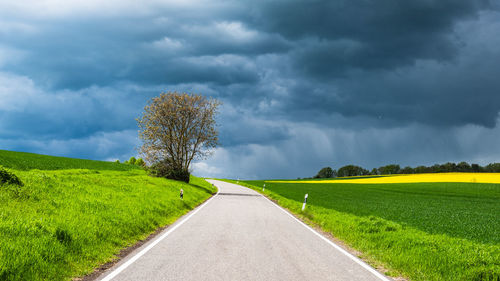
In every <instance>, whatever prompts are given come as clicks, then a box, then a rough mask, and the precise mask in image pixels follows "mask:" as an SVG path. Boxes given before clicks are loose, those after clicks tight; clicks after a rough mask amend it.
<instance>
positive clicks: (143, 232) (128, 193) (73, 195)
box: [0, 151, 215, 280]
mask: <svg viewBox="0 0 500 281" xmlns="http://www.w3.org/2000/svg"><path fill="white" fill-rule="evenodd" d="M5 155H7V157H6V158H4V156H5ZM59 160H61V158H59V157H49V156H41V155H36V154H25V153H19V154H18V153H14V152H5V151H1V152H0V165H3V166H4V167H8V168H12V169H10V171H11V172H14V173H15V174H16V175H17V176H18V177H19V178H20V179H21V180H22V181H23V182H24V185H23V186H16V185H0V280H70V279H72V278H74V277H77V276H82V275H85V274H87V273H90V272H92V271H93V269H94V268H95V267H97V266H99V265H100V264H103V263H106V262H108V261H111V260H112V259H113V258H114V256H115V255H116V254H118V253H119V251H120V249H122V248H124V247H127V246H130V245H133V244H134V243H135V242H136V241H138V240H141V239H143V238H145V237H147V236H148V235H149V234H150V233H152V232H154V230H155V229H157V228H158V227H160V226H164V225H168V224H171V223H172V222H174V221H175V220H176V219H177V218H179V217H180V216H182V215H183V214H185V213H187V212H188V211H189V210H191V209H193V208H194V207H195V206H197V205H198V204H200V203H201V202H203V201H204V200H206V199H207V198H209V197H210V196H211V194H212V193H213V192H214V191H215V190H213V189H212V186H211V185H210V184H208V183H207V182H205V181H204V180H203V179H200V178H196V177H193V178H192V180H191V183H190V184H185V183H181V182H175V181H170V180H166V179H163V178H154V177H150V176H148V175H147V174H146V172H145V171H143V170H141V169H137V168H135V167H133V166H131V165H124V164H116V163H109V162H102V161H90V160H79V159H70V158H63V160H61V163H58V161H59ZM79 165H80V166H81V167H84V168H85V169H66V168H75V167H78V166H79ZM47 166H48V167H50V168H51V169H55V170H50V169H48V168H47ZM129 166H130V167H129ZM180 188H183V189H184V200H180V199H179V189H180Z"/></svg>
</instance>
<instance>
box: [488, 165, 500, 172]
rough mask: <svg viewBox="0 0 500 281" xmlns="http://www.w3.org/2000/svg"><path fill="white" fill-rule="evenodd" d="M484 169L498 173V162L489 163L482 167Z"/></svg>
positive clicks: (499, 166) (499, 170)
mask: <svg viewBox="0 0 500 281" xmlns="http://www.w3.org/2000/svg"><path fill="white" fill-rule="evenodd" d="M484 171H486V172H489V173H500V163H491V164H488V165H486V167H484Z"/></svg>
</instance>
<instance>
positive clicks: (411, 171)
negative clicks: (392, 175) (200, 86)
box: [400, 166, 415, 174]
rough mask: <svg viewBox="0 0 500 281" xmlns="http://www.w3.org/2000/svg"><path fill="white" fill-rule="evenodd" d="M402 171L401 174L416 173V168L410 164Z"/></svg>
mask: <svg viewBox="0 0 500 281" xmlns="http://www.w3.org/2000/svg"><path fill="white" fill-rule="evenodd" d="M400 173H401V174H414V173H415V170H414V169H413V168H412V167H410V166H406V167H404V168H403V169H401V171H400Z"/></svg>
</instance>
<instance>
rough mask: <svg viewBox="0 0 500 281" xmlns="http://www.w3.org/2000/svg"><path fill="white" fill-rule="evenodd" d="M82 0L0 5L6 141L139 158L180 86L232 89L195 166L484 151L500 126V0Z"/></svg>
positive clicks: (461, 155) (296, 167)
mask: <svg viewBox="0 0 500 281" xmlns="http://www.w3.org/2000/svg"><path fill="white" fill-rule="evenodd" d="M83 3H84V2H75V3H70V2H66V1H59V0H55V1H34V0H22V1H16V2H12V3H7V2H2V3H0V146H1V147H2V148H4V149H14V150H16V149H17V150H26V151H32V152H42V153H49V154H57V155H68V156H81V157H85V158H95V159H115V158H122V159H123V158H127V157H129V156H131V155H135V154H136V151H135V150H134V148H135V147H136V146H137V145H139V144H140V142H139V141H138V140H137V135H136V130H137V126H136V122H135V118H137V117H138V116H139V115H140V114H141V112H142V108H143V107H144V105H145V104H146V103H147V101H148V100H149V99H150V98H151V97H153V96H155V95H158V94H159V93H160V92H162V91H169V90H172V91H173V90H176V91H188V92H196V93H202V94H205V95H208V96H212V97H216V98H218V99H220V100H222V101H223V102H224V105H223V107H222V109H221V112H222V113H221V116H220V118H219V124H220V128H219V130H220V133H221V135H220V137H221V144H222V145H223V148H222V149H220V150H218V151H217V153H216V155H215V158H214V159H213V160H210V161H208V162H198V163H197V166H196V167H197V168H199V169H201V170H203V171H212V172H213V173H225V174H226V175H227V176H231V175H235V174H244V175H247V176H249V177H260V176H266V177H267V176H268V177H273V175H274V177H293V176H294V175H297V174H300V171H304V172H305V173H306V174H301V175H300V176H307V175H309V174H311V173H312V172H311V171H313V170H315V169H317V168H319V167H317V165H318V163H321V165H323V164H327V163H332V162H334V163H339V164H340V163H358V164H365V165H368V166H376V165H382V164H386V163H388V162H401V164H403V165H404V164H405V163H408V164H419V163H420V162H425V163H422V164H428V163H429V162H433V161H454V160H457V161H458V160H470V161H472V160H474V161H483V160H484V161H486V160H485V159H486V158H487V157H486V156H485V155H486V152H484V151H482V150H481V151H477V150H475V149H473V148H475V147H477V146H481V145H482V146H489V145H490V144H491V139H493V136H496V133H494V132H496V131H497V128H498V113H499V110H500V95H498V93H499V92H500V80H498V79H497V77H496V76H497V74H498V73H500V61H499V58H500V51H499V49H498V46H499V45H500V40H499V39H498V36H497V33H498V30H500V13H499V9H500V4H499V2H498V1H497V0H491V1H487V0H467V1H466V0H460V1H451V0H450V1H448V0H446V1H420V0H419V1H412V2H411V3H404V4H403V3H400V1H396V0H382V1H313V2H310V1H299V0H292V1H289V0H287V1H284V0H275V1H223V2H214V1H204V0H192V1H183V2H178V1H154V0H151V1H145V2H143V3H141V4H138V3H136V2H135V1H132V0H121V1H118V0H112V1H107V2H106V3H102V2H101V1H96V0H89V1H85V4H83ZM301 130H302V131H304V132H307V133H301V132H300V131H301ZM467 132H470V133H471V134H472V135H474V134H478V135H481V136H484V138H475V139H474V140H475V141H476V142H477V143H473V142H472V141H465V139H470V138H467V137H466V136H467ZM457 136H460V138H462V139H459V138H458V137H457ZM120 138H123V139H124V140H125V141H123V142H120V141H118V139H120ZM95 147H100V149H94V148H95ZM390 148H392V150H391V149H390ZM491 155H493V156H491V157H490V158H488V159H494V158H495V155H496V156H500V153H498V152H496V151H492V152H491ZM238 157H241V158H242V159H244V160H241V161H242V162H241V163H240V164H234V162H237V161H238V160H237V159H238ZM221 159H222V160H221ZM411 159H414V161H412V160H411ZM229 162H232V163H229ZM417 162H419V163H417ZM262 163H265V165H264V164H262ZM201 170H200V171H201ZM297 176H299V175H297Z"/></svg>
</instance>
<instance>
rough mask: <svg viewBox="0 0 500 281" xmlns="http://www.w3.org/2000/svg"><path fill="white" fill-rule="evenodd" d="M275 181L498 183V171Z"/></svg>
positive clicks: (499, 179) (279, 181) (283, 181)
mask: <svg viewBox="0 0 500 281" xmlns="http://www.w3.org/2000/svg"><path fill="white" fill-rule="evenodd" d="M269 182H275V183H323V184H324V183H359V184H384V183H433V182H463V183H467V182H469V183H500V173H428V174H410V175H383V176H376V177H373V176H367V177H355V178H349V177H345V178H338V179H327V180H307V181H304V180H293V181H286V180H278V181H269Z"/></svg>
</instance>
